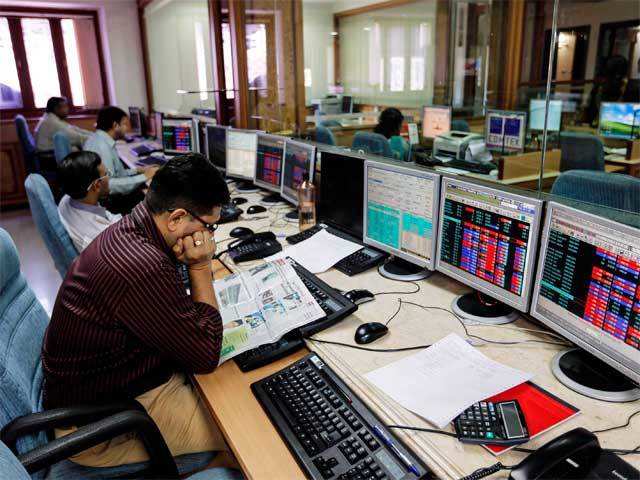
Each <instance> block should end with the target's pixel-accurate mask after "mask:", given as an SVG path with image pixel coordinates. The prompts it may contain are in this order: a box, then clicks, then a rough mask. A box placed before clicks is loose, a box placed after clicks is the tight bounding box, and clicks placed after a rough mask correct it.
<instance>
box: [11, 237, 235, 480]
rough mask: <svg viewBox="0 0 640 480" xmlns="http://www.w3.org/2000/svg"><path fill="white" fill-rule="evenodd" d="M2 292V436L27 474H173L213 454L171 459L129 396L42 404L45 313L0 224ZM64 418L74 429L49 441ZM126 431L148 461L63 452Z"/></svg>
mask: <svg viewBox="0 0 640 480" xmlns="http://www.w3.org/2000/svg"><path fill="white" fill-rule="evenodd" d="M0 292H2V294H1V295H0V358H2V362H1V363H0V405H2V408H0V427H1V428H2V429H1V430H0V440H1V441H2V442H4V444H6V445H7V447H8V448H9V449H10V450H11V452H13V454H14V455H16V456H18V458H19V460H20V463H21V464H22V466H23V467H24V470H26V471H27V472H29V474H31V475H32V476H33V478H37V479H43V478H46V479H48V480H59V479H72V480H73V479H111V478H120V477H123V476H125V475H128V476H133V475H136V476H138V475H139V474H141V473H147V472H149V471H150V473H152V474H153V475H152V476H151V478H178V475H179V474H180V475H182V474H183V473H185V472H186V473H188V472H192V471H194V470H197V469H201V468H204V467H205V466H206V465H208V464H209V463H210V462H211V460H212V459H213V456H214V455H213V453H210V452H209V453H200V454H194V455H182V456H180V457H177V458H176V459H174V458H173V457H172V456H171V452H170V451H169V449H168V447H167V445H166V443H165V441H164V439H163V438H162V434H161V433H160V431H159V430H158V427H157V426H156V425H155V423H154V422H153V420H152V419H151V417H149V415H148V414H147V413H146V411H145V410H144V409H143V408H142V406H141V405H140V404H139V403H137V402H134V401H129V402H127V401H125V402H117V403H112V404H106V405H84V406H74V407H69V408H58V409H53V410H47V411H43V410H42V380H43V373H42V364H41V360H40V354H41V349H42V341H43V338H44V335H45V330H46V328H47V325H48V324H49V317H48V316H47V313H46V312H45V311H44V309H43V308H42V305H41V304H40V302H38V300H37V298H36V296H35V294H34V292H33V290H31V288H30V287H29V285H28V284H27V282H26V280H25V278H24V276H23V275H22V273H21V272H20V260H19V258H18V251H17V249H16V246H15V244H14V243H13V240H12V239H11V237H10V236H9V234H8V233H7V232H6V231H5V230H3V229H1V228H0ZM67 425H76V426H77V427H78V430H77V431H76V432H74V433H72V434H70V435H68V436H66V437H63V438H59V439H55V440H52V441H49V438H53V436H52V435H51V434H52V432H53V429H55V428H60V427H63V426H67ZM129 432H135V433H137V434H138V435H139V436H140V437H141V439H142V440H143V442H144V444H145V447H146V449H147V452H148V453H149V457H150V459H151V460H150V461H149V462H142V463H136V464H131V465H123V466H119V467H112V468H90V467H83V466H81V465H77V464H75V463H73V462H71V461H69V460H67V459H68V458H69V457H71V456H73V455H75V454H77V453H79V452H81V451H83V450H86V449H87V448H91V447H93V446H96V445H98V444H100V443H102V442H104V441H106V440H110V439H112V438H115V437H116V436H118V435H121V434H124V433H129ZM48 434H49V435H51V436H48ZM1 450H2V458H3V460H0V465H2V464H3V463H4V462H7V461H9V463H11V468H12V469H13V470H16V469H17V470H16V471H18V472H20V469H19V468H18V467H19V466H18V465H16V464H15V460H11V459H9V460H7V456H6V449H5V448H2V449H1ZM176 464H177V467H176ZM0 472H1V473H0V476H2V478H16V477H13V476H9V477H5V476H4V475H5V474H6V471H5V470H4V469H0ZM21 473H22V474H24V472H21ZM210 474H211V476H210V477H201V480H202V478H212V479H219V480H232V479H238V478H241V477H239V476H238V475H239V474H238V472H235V471H233V470H227V469H216V470H213V471H211V472H210ZM214 474H217V476H216V475H214ZM18 478H20V477H18ZM27 478H29V477H27Z"/></svg>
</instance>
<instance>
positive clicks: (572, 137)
mask: <svg viewBox="0 0 640 480" xmlns="http://www.w3.org/2000/svg"><path fill="white" fill-rule="evenodd" d="M560 149H561V151H562V153H561V157H560V171H561V172H566V171H567V170H599V171H604V146H603V144H602V140H600V138H599V137H596V136H595V135H590V134H588V133H575V132H562V133H561V134H560Z"/></svg>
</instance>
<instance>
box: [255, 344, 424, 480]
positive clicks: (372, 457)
mask: <svg viewBox="0 0 640 480" xmlns="http://www.w3.org/2000/svg"><path fill="white" fill-rule="evenodd" d="M251 389H252V390H253V393H254V395H255V396H256V398H257V399H258V401H259V402H260V404H261V405H262V408H264V410H265V411H266V412H267V414H268V415H269V417H270V419H271V422H272V423H273V424H274V425H275V427H276V428H277V429H278V432H279V433H280V435H281V437H282V438H283V439H284V441H285V442H286V444H287V446H288V447H289V450H290V451H291V453H292V454H293V456H294V457H295V458H296V460H297V461H298V463H299V464H300V466H301V467H302V468H303V469H304V470H305V472H306V474H307V476H308V477H309V478H313V479H323V480H333V479H335V480H356V479H358V480H387V479H388V480H415V479H417V478H422V477H423V476H425V475H426V474H427V473H429V471H428V470H427V468H426V466H425V465H424V464H423V463H422V462H421V461H420V460H419V459H418V458H417V457H416V456H415V455H414V454H413V453H412V452H411V451H410V450H409V449H408V448H407V447H405V446H404V445H403V444H402V443H401V442H400V441H399V440H398V439H397V438H396V437H395V436H394V435H393V434H392V433H391V432H390V431H389V430H387V428H386V427H385V426H384V424H383V423H382V422H381V421H380V419H379V418H378V417H377V416H376V415H375V414H374V413H373V412H372V411H371V410H369V408H367V407H366V406H365V405H364V403H363V402H362V401H360V399H359V398H358V397H357V396H356V395H355V394H354V393H353V392H352V391H351V390H350V389H349V387H347V385H345V384H344V383H343V382H342V380H341V379H340V378H339V377H338V376H337V375H336V374H335V373H334V372H333V371H332V370H331V369H330V368H329V367H328V366H327V365H326V364H325V363H324V362H323V361H322V359H321V358H320V357H319V356H318V355H317V354H315V353H310V354H309V355H307V356H306V357H304V358H303V359H301V360H299V361H298V362H296V363H294V364H293V365H291V366H289V367H287V368H285V369H283V370H280V371H279V372H277V373H275V374H274V375H271V376H269V377H267V378H265V379H263V380H260V381H258V382H256V383H254V384H253V385H251ZM390 443H391V444H392V445H393V447H390V446H389V444H390Z"/></svg>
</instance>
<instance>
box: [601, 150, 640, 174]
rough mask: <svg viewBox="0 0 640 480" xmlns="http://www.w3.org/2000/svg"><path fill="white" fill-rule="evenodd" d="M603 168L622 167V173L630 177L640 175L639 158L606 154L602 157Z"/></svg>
mask: <svg viewBox="0 0 640 480" xmlns="http://www.w3.org/2000/svg"><path fill="white" fill-rule="evenodd" d="M604 161H605V168H606V167H608V166H617V167H622V169H623V171H624V173H626V174H627V175H631V176H632V177H640V158H631V159H628V158H623V157H616V156H614V155H607V156H606V157H605V158H604Z"/></svg>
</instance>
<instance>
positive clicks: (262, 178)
mask: <svg viewBox="0 0 640 480" xmlns="http://www.w3.org/2000/svg"><path fill="white" fill-rule="evenodd" d="M284 144H285V139H284V137H279V136H277V135H268V134H266V133H259V134H258V146H257V153H256V174H255V178H254V180H253V183H254V184H256V185H257V186H259V187H261V188H264V189H266V190H270V191H272V192H278V193H279V192H280V184H281V183H282V182H281V180H282V161H283V159H284Z"/></svg>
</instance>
